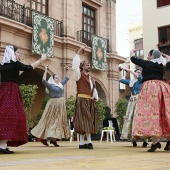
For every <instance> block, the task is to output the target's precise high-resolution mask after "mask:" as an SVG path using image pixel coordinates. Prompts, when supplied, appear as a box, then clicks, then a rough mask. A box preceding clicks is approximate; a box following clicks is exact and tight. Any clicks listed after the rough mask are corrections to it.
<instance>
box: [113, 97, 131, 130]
mask: <svg viewBox="0 0 170 170" xmlns="http://www.w3.org/2000/svg"><path fill="white" fill-rule="evenodd" d="M127 104H128V101H127V100H126V99H125V98H119V99H118V101H117V102H116V104H115V112H116V113H117V117H116V118H117V120H118V122H119V129H120V131H122V128H123V123H124V116H125V114H126V108H127Z"/></svg>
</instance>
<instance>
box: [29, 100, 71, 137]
mask: <svg viewBox="0 0 170 170" xmlns="http://www.w3.org/2000/svg"><path fill="white" fill-rule="evenodd" d="M31 133H32V135H33V136H36V137H38V138H42V139H47V138H50V137H51V138H57V139H62V138H69V137H70V129H69V126H68V120H67V114H66V106H65V100H64V98H63V97H60V98H51V99H49V101H48V102H47V105H46V107H45V110H44V112H43V114H42V117H41V119H40V121H39V122H38V124H37V125H36V126H35V127H34V128H33V129H32V130H31Z"/></svg>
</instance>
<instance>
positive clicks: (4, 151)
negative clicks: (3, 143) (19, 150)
mask: <svg viewBox="0 0 170 170" xmlns="http://www.w3.org/2000/svg"><path fill="white" fill-rule="evenodd" d="M0 153H4V154H13V153H14V152H13V151H10V150H9V149H8V148H6V149H2V148H0Z"/></svg>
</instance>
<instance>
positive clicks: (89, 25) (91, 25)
mask: <svg viewBox="0 0 170 170" xmlns="http://www.w3.org/2000/svg"><path fill="white" fill-rule="evenodd" d="M82 10H83V11H82V15H83V16H82V28H83V38H85V39H87V40H91V33H92V34H95V10H94V9H92V8H90V7H88V6H86V5H83V9H82Z"/></svg>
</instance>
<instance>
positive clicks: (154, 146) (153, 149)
mask: <svg viewBox="0 0 170 170" xmlns="http://www.w3.org/2000/svg"><path fill="white" fill-rule="evenodd" d="M157 148H159V149H161V144H160V143H159V142H158V143H156V144H155V145H153V144H152V146H151V149H149V150H148V152H155V150H156V149H157Z"/></svg>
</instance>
